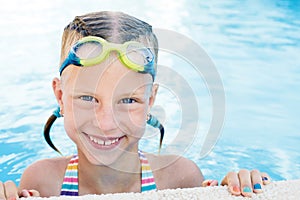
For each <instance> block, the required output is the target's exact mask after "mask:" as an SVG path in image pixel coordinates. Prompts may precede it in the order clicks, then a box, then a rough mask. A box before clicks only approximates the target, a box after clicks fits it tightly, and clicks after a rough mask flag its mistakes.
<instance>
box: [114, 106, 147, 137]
mask: <svg viewBox="0 0 300 200" xmlns="http://www.w3.org/2000/svg"><path fill="white" fill-rule="evenodd" d="M120 113H122V114H121V115H119V122H120V127H126V129H129V132H131V134H132V135H141V134H143V133H144V130H145V126H146V119H147V107H140V108H139V109H135V110H130V109H128V110H127V111H126V112H120ZM121 129H122V128H121Z"/></svg>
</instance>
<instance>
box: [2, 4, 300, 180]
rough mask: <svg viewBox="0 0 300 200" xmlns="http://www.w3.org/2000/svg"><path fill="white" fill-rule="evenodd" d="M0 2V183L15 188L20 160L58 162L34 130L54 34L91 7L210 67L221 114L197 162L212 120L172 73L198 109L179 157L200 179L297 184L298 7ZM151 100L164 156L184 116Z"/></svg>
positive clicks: (170, 100)
mask: <svg viewBox="0 0 300 200" xmlns="http://www.w3.org/2000/svg"><path fill="white" fill-rule="evenodd" d="M2 5H4V3H3V2H2ZM5 5H6V6H2V7H1V8H0V13H1V15H2V16H1V18H0V26H1V30H2V31H1V33H0V36H1V40H0V41H1V54H0V60H1V69H2V70H1V75H0V88H1V93H2V95H1V98H2V100H1V104H0V112H1V115H0V146H1V148H0V180H1V181H5V180H15V181H16V182H17V183H18V182H19V180H20V176H21V174H22V172H23V171H24V169H25V168H26V166H28V165H29V164H30V163H32V162H34V161H36V160H39V159H42V158H50V157H54V156H58V154H57V153H55V152H54V151H53V150H51V149H50V148H49V147H48V146H47V144H46V142H44V139H43V135H42V131H43V126H44V123H45V121H46V120H47V118H48V116H49V115H50V114H51V113H52V110H53V109H55V107H56V102H55V98H54V95H53V93H52V89H51V81H52V78H53V77H55V76H58V72H57V68H58V67H57V65H58V62H59V50H60V41H61V39H60V37H61V34H62V29H63V27H64V26H65V25H66V24H67V23H68V22H69V21H70V20H72V19H73V17H74V16H75V15H79V14H84V13H86V12H91V11H99V10H120V11H123V12H126V13H128V14H132V15H134V16H136V17H138V18H141V19H144V20H145V21H147V22H149V23H150V24H152V25H153V27H156V28H162V29H169V30H173V31H177V32H178V33H181V34H183V35H185V36H187V37H189V38H191V39H192V40H193V41H195V42H196V43H197V44H199V45H200V46H201V47H202V48H203V49H204V50H205V51H206V52H207V54H208V55H209V56H210V58H211V59H212V60H213V62H214V64H215V67H216V69H217V70H218V73H219V75H220V77H221V79H222V83H223V87H224V92H225V96H226V102H225V105H226V112H225V120H224V124H223V128H222V131H221V135H220V137H219V139H218V141H217V143H216V145H215V146H214V148H213V149H212V151H210V153H209V154H208V155H207V156H205V157H203V156H201V155H200V153H199V152H200V150H201V146H202V145H203V144H202V140H203V134H204V133H205V132H206V131H207V130H208V127H209V123H210V121H211V118H212V115H213V114H212V113H211V109H212V104H211V99H210V91H209V90H208V89H207V87H206V85H205V82H204V81H203V79H201V78H200V79H197V78H195V79H194V78H191V76H193V74H189V73H188V72H187V71H184V70H183V71H180V73H181V74H182V77H183V78H184V79H185V80H186V81H188V83H189V85H190V86H191V87H192V91H194V94H193V95H194V96H195V97H196V98H197V101H196V104H197V105H198V107H197V106H196V105H195V109H196V108H198V111H199V118H198V119H195V122H196V123H198V125H199V127H198V132H199V135H196V136H195V135H193V137H191V138H187V139H190V140H191V141H190V146H188V148H186V149H185V151H184V152H183V154H184V156H186V157H188V158H190V159H192V160H193V161H195V162H196V163H197V165H198V166H199V167H200V168H201V170H202V172H203V174H204V175H205V177H206V178H213V179H217V180H221V179H222V177H223V176H224V175H225V174H226V172H228V171H236V170H238V169H241V168H248V169H253V168H257V169H259V170H261V171H265V172H267V173H269V174H270V175H271V177H272V178H273V180H285V179H299V178H300V145H299V143H300V123H299V121H300V115H299V113H300V106H299V102H300V59H299V55H300V35H299V32H300V13H299V10H300V2H299V1H297V0H294V1H292V0H282V1H271V0H265V1H250V0H245V1H230V2H229V1H226V2H225V1H209V2H207V1H196V0H193V1H188V0H178V1H176V2H174V1H170V0H167V1H163V2H162V1H159V0H152V1H137V0H133V1H130V3H128V2H127V3H126V1H121V0H117V1H114V3H113V4H112V3H111V1H108V0H102V1H101V3H99V1H97V0H91V1H89V2H88V3H82V2H81V1H79V0H78V1H74V0H65V1H60V0H53V1H43V2H42V1H38V0H31V1H29V0H24V1H21V2H20V1H17V0H11V1H5ZM134 5H135V6H137V8H135V6H134ZM178 42H180V41H178ZM159 59H160V62H162V63H164V62H165V63H168V65H174V70H175V69H176V70H180V69H177V68H182V69H185V68H184V67H186V68H188V69H190V68H189V67H190V66H188V64H187V63H184V62H182V63H180V61H178V62H177V61H174V60H176V58H174V60H172V59H173V58H172V57H168V56H167V55H166V56H164V55H162V56H161V57H159ZM165 63H164V64H165ZM178 63H180V65H178ZM161 78H163V77H161ZM181 92H182V94H183V95H184V94H185V93H184V92H185V91H184V90H183V91H182V90H181ZM158 95H159V96H160V97H158V99H157V103H156V106H155V109H156V110H157V112H158V113H160V116H161V117H162V118H164V122H165V128H166V138H165V141H164V146H163V149H166V148H167V147H168V145H169V144H171V143H172V141H173V139H174V138H175V137H176V134H177V133H178V129H180V123H181V122H182V121H184V120H185V119H182V116H181V114H182V113H181V110H180V108H181V107H180V102H178V101H180V99H176V97H177V94H174V93H172V91H170V90H168V85H163V86H162V87H161V91H160V92H159V94H158ZM191 102H192V101H191ZM193 105H194V104H193ZM193 105H192V108H191V109H193ZM187 131H189V130H188V129H187ZM149 132H151V130H149ZM152 132H153V131H152ZM51 133H52V140H53V141H54V143H55V145H56V146H57V147H58V148H59V149H61V151H62V152H63V154H64V155H69V154H72V153H74V152H75V147H74V145H73V144H72V143H71V142H70V140H69V139H68V138H67V136H66V134H65V133H64V130H63V124H62V120H58V122H57V123H56V124H55V126H54V127H53V129H52V132H51ZM149 135H150V136H151V134H150V133H147V134H146V136H149ZM150 136H149V137H146V138H145V139H143V141H142V143H141V148H142V149H144V150H147V151H150V152H155V151H156V150H157V146H158V140H157V137H156V136H155V137H150ZM178 148H179V147H178Z"/></svg>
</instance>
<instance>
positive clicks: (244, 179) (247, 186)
mask: <svg viewBox="0 0 300 200" xmlns="http://www.w3.org/2000/svg"><path fill="white" fill-rule="evenodd" d="M238 176H239V180H240V185H241V190H242V195H243V196H245V197H251V196H252V184H251V182H252V181H251V176H250V172H249V171H248V170H246V169H242V170H240V171H239V174H238Z"/></svg>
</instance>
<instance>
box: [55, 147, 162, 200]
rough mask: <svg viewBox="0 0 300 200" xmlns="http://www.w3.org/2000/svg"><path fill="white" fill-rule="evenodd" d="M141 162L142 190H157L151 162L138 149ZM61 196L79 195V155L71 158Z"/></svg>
mask: <svg viewBox="0 0 300 200" xmlns="http://www.w3.org/2000/svg"><path fill="white" fill-rule="evenodd" d="M138 154H139V158H140V162H141V171H142V177H141V192H147V191H151V190H157V187H156V184H155V181H154V177H153V173H152V171H151V168H150V165H149V162H148V160H147V158H146V156H145V155H144V153H143V152H142V151H140V150H139V151H138ZM60 195H61V196H78V195H79V194H78V156H77V155H75V156H73V157H72V158H71V160H70V162H69V164H68V166H67V169H66V173H65V177H64V180H63V184H62V187H61V192H60Z"/></svg>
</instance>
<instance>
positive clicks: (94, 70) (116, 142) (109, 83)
mask: <svg viewBox="0 0 300 200" xmlns="http://www.w3.org/2000/svg"><path fill="white" fill-rule="evenodd" d="M53 88H54V92H55V95H56V97H57V100H58V102H59V104H60V107H61V110H62V112H63V114H64V125H65V129H66V132H67V134H68V135H69V137H70V138H71V139H72V140H73V141H74V142H75V143H76V145H77V148H78V151H79V153H82V154H83V155H85V157H86V158H87V159H88V160H89V161H90V162H91V163H93V164H96V165H103V164H104V165H110V164H112V163H114V162H115V161H116V160H117V159H118V158H120V156H121V155H125V154H124V153H128V152H129V153H130V152H136V151H137V149H138V141H139V139H140V138H141V137H142V135H143V133H144V131H145V125H146V120H147V113H148V112H149V111H150V108H151V106H152V105H153V103H154V99H155V95H156V90H157V86H156V85H153V84H152V77H151V76H150V75H149V74H141V73H137V72H134V71H132V70H130V69H128V68H127V67H125V66H124V65H123V64H122V63H121V62H120V61H119V59H117V57H116V55H115V54H114V53H111V54H110V57H109V58H108V59H106V60H105V61H104V62H102V63H100V64H98V65H95V66H92V67H77V66H69V67H68V68H66V70H65V71H64V73H63V74H62V80H58V79H54V81H53Z"/></svg>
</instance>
